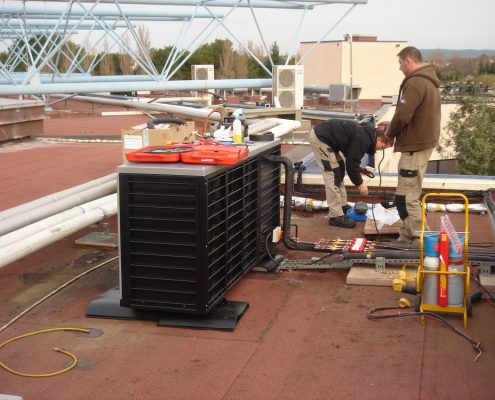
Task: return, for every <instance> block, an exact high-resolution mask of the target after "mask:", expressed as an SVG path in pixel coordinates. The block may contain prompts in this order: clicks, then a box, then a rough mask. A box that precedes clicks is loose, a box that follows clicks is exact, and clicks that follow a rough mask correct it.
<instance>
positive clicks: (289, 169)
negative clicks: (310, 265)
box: [264, 155, 341, 254]
mask: <svg viewBox="0 0 495 400" xmlns="http://www.w3.org/2000/svg"><path fill="white" fill-rule="evenodd" d="M264 160H266V161H268V162H272V163H278V164H283V166H284V169H285V193H284V196H285V197H284V214H283V220H284V227H283V229H282V241H283V242H284V245H285V246H286V247H287V248H289V249H291V250H303V251H316V252H323V253H332V254H336V253H340V252H341V251H330V250H328V249H317V248H315V244H314V243H304V242H295V241H293V240H292V239H291V237H290V226H291V224H290V221H291V212H292V210H291V206H292V183H293V182H294V170H293V165H292V160H291V159H290V158H287V157H284V156H277V155H267V156H265V157H264Z"/></svg>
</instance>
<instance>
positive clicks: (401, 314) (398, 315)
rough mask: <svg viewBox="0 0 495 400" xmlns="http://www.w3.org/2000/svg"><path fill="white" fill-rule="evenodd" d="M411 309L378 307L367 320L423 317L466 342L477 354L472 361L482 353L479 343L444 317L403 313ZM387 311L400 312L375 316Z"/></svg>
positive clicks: (372, 310)
mask: <svg viewBox="0 0 495 400" xmlns="http://www.w3.org/2000/svg"><path fill="white" fill-rule="evenodd" d="M407 308H411V307H378V308H372V309H371V310H369V311H368V315H367V317H368V319H371V320H377V319H388V318H401V317H416V316H424V317H428V318H432V319H435V320H437V321H440V322H441V323H443V324H444V325H445V326H447V327H448V328H449V329H451V330H452V331H453V332H454V333H456V334H457V335H459V336H460V337H462V338H463V339H465V340H467V341H468V342H469V343H470V344H471V346H472V347H473V348H474V350H476V351H477V352H478V355H477V356H476V358H475V359H474V361H476V360H477V359H478V358H479V357H480V355H481V353H482V348H481V343H480V342H479V341H477V340H475V339H473V338H472V337H470V336H469V335H468V334H467V333H464V332H462V331H461V330H460V329H457V328H456V327H455V326H454V325H452V324H451V323H450V322H449V321H447V320H446V319H445V318H444V317H442V316H441V315H438V314H435V313H433V312H429V311H422V312H407V311H406V312H405V311H403V310H404V309H407ZM389 310H400V311H399V312H398V313H396V314H389V313H386V314H378V315H375V314H376V313H380V312H382V311H389Z"/></svg>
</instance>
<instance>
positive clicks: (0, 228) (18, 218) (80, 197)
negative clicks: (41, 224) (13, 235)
mask: <svg viewBox="0 0 495 400" xmlns="http://www.w3.org/2000/svg"><path fill="white" fill-rule="evenodd" d="M116 191H117V180H113V181H109V182H105V183H103V184H102V185H99V186H97V187H93V188H90V189H87V190H84V191H82V192H79V193H76V194H73V195H71V196H67V197H64V198H62V199H60V200H58V201H56V202H54V203H50V204H47V205H45V206H42V207H38V208H36V209H33V210H31V211H26V212H24V213H22V214H18V215H15V216H13V217H10V218H6V219H5V220H3V221H2V223H1V225H0V236H2V235H5V234H7V233H10V232H13V231H15V230H16V229H19V228H21V227H23V226H26V225H30V224H32V223H34V222H36V221H39V220H42V219H43V218H46V217H48V216H51V215H54V214H57V213H59V212H62V211H65V210H67V209H69V208H72V207H75V206H77V205H79V204H83V203H87V202H88V201H91V200H95V199H98V198H100V197H103V196H107V195H109V194H112V193H115V192H116Z"/></svg>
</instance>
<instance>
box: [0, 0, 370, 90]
mask: <svg viewBox="0 0 495 400" xmlns="http://www.w3.org/2000/svg"><path fill="white" fill-rule="evenodd" d="M367 1H368V0H320V1H310V0H141V1H139V0H70V1H62V0H55V1H44V0H19V1H15V0H10V1H9V0H4V1H3V2H2V3H1V4H0V49H1V50H3V51H8V57H7V59H6V60H4V61H3V62H0V95H34V94H36V95H45V94H51V93H90V92H109V91H120V92H127V91H135V90H169V89H170V88H172V87H173V88H174V89H176V90H177V88H181V89H187V88H188V87H189V86H190V85H189V84H188V83H187V82H190V81H174V82H173V85H172V84H171V81H170V79H171V78H172V77H173V76H174V74H175V73H176V72H177V71H178V70H179V69H180V68H181V67H182V66H183V65H184V63H185V62H186V61H187V60H188V59H189V57H190V56H191V55H192V54H193V53H194V51H195V50H196V49H198V48H199V47H200V46H201V45H202V44H203V43H205V42H206V41H207V40H208V39H209V38H210V37H211V36H212V34H213V33H214V32H215V30H216V29H218V28H219V27H222V28H223V29H224V30H225V31H226V32H227V33H228V34H229V35H230V37H231V38H232V39H233V40H234V41H235V42H236V43H237V44H238V45H239V46H240V48H242V49H243V50H244V51H245V52H247V53H248V54H249V55H250V56H251V57H253V58H254V59H255V60H256V61H257V62H258V63H259V64H260V66H261V67H262V68H264V69H265V70H266V71H267V73H268V74H270V75H271V70H270V69H269V68H267V67H266V66H265V65H264V64H263V62H262V61H261V60H260V59H259V58H258V57H256V55H255V54H253V52H252V51H251V50H250V49H249V48H248V47H247V46H246V45H245V44H243V43H242V42H241V41H240V39H239V38H238V37H237V36H236V34H235V33H234V32H233V30H232V29H231V28H230V27H229V25H228V23H229V20H228V19H229V16H231V15H232V13H233V12H234V11H235V10H236V9H239V8H247V9H249V11H250V14H251V16H252V20H253V25H254V26H253V28H254V27H255V28H256V31H257V33H258V34H259V38H260V40H261V43H262V45H263V49H264V51H265V54H266V55H267V57H268V58H269V59H270V62H271V64H272V66H273V61H272V60H271V58H270V52H269V49H268V47H267V43H266V40H265V37H264V35H263V29H262V27H261V26H260V24H259V21H258V18H257V13H259V12H260V9H268V10H272V11H273V10H279V9H285V10H293V11H294V12H299V13H300V15H301V16H300V20H299V24H298V25H297V26H296V27H295V29H296V32H295V34H294V40H293V45H292V46H291V49H292V51H291V53H292V54H289V55H288V57H287V60H286V64H287V63H288V62H289V59H290V58H291V57H292V56H293V55H294V53H295V52H296V48H297V44H298V42H299V36H300V33H301V29H302V25H303V21H304V20H305V18H306V15H307V14H308V12H312V11H314V10H315V9H316V8H318V7H321V6H325V5H328V4H335V3H340V4H348V5H349V8H348V10H347V11H346V12H345V13H344V15H342V16H341V17H340V18H339V19H338V20H337V21H336V22H335V24H334V25H333V26H332V27H331V28H330V29H328V30H327V31H326V32H323V33H322V37H321V38H320V40H319V41H318V42H316V43H315V45H314V46H313V48H311V49H310V50H309V51H308V52H306V54H303V55H301V58H300V60H299V62H301V61H302V60H304V58H306V57H307V55H308V54H309V53H310V52H312V51H313V50H314V48H315V47H316V46H317V45H318V44H319V43H320V42H321V41H323V40H325V38H327V37H328V35H329V34H330V33H331V32H332V30H333V29H334V28H335V27H336V26H337V25H338V24H339V23H340V22H341V21H342V20H343V19H344V18H345V16H347V15H348V14H349V13H350V12H351V11H352V9H353V8H354V7H355V6H356V5H359V4H366V3H367ZM197 21H204V22H203V24H204V23H206V26H205V27H203V29H202V30H201V32H200V33H199V34H191V32H193V31H194V29H192V27H193V26H195V24H196V23H197ZM151 22H160V23H162V24H166V26H167V27H168V26H173V29H164V31H165V32H167V33H172V32H176V34H175V38H174V44H173V47H172V51H171V52H170V54H169V56H168V58H167V60H166V62H165V64H164V65H163V68H162V69H161V70H157V68H156V67H155V65H154V64H153V62H152V60H151V58H150V56H149V54H148V48H147V46H146V40H145V37H144V36H145V35H143V32H142V31H140V29H139V27H140V26H141V25H143V26H144V27H146V24H148V23H151ZM178 25H180V27H178ZM164 26H165V25H164ZM196 26H197V25H196ZM253 31H255V30H254V29H253ZM285 33H286V32H284V34H285ZM168 39H169V40H170V39H172V38H168ZM74 43H79V45H77V46H74ZM115 49H118V51H119V52H120V53H122V54H126V55H127V56H129V57H130V59H132V62H133V63H134V65H136V66H138V67H139V69H140V71H141V75H121V76H95V75H94V71H95V68H96V67H97V65H98V64H99V63H101V62H102V60H103V59H104V57H105V55H107V54H109V53H110V52H112V51H115ZM61 65H64V68H63V71H62V68H61V67H60V66H61ZM19 69H21V70H25V71H26V72H16V71H18V70H19ZM180 82H182V84H181V83H180ZM270 85H271V80H267V79H237V80H232V81H229V80H223V81H221V82H216V83H213V81H204V83H203V87H204V89H205V90H207V89H211V88H216V89H220V88H224V89H234V88H238V87H244V88H257V87H266V86H270ZM219 86H221V87H219ZM194 87H195V88H197V87H198V84H197V82H196V83H195V86H194Z"/></svg>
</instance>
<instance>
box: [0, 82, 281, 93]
mask: <svg viewBox="0 0 495 400" xmlns="http://www.w3.org/2000/svg"><path fill="white" fill-rule="evenodd" d="M271 84H272V80H271V79H218V80H213V81H206V80H205V81H201V80H197V81H158V82H157V81H154V82H146V81H145V82H101V83H95V82H89V83H70V84H65V83H53V84H48V83H47V84H44V83H42V84H33V85H24V86H21V85H19V86H16V85H2V86H0V96H7V95H18V94H22V95H29V94H56V93H98V92H133V91H138V90H153V91H159V90H161V91H166V90H171V91H180V90H204V91H208V90H210V89H235V88H249V89H257V88H264V87H268V86H271Z"/></svg>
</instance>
